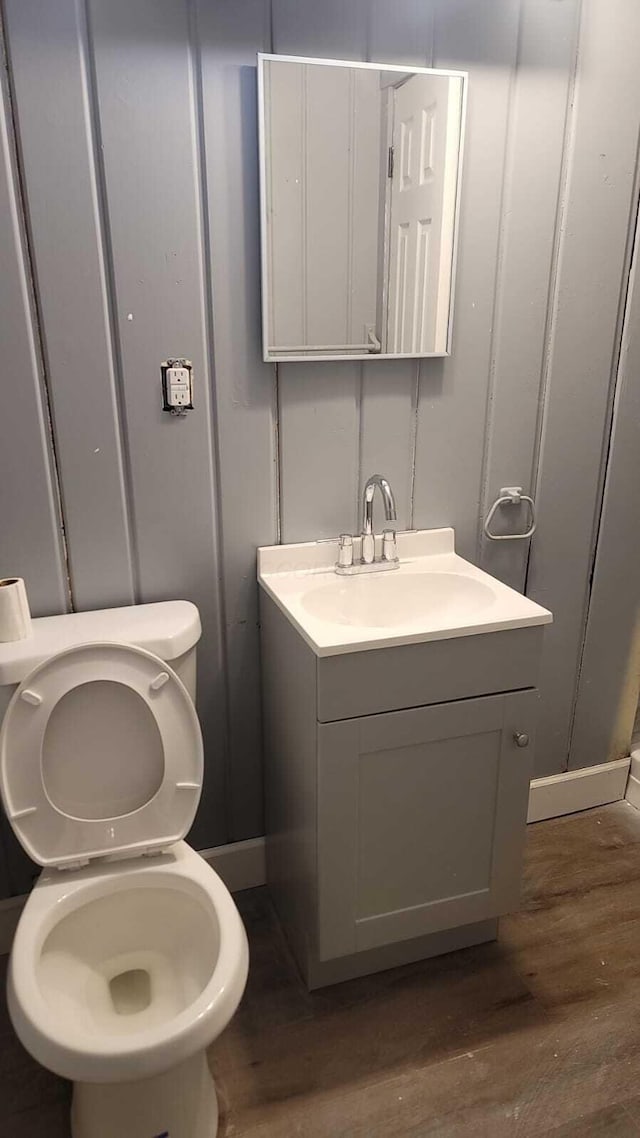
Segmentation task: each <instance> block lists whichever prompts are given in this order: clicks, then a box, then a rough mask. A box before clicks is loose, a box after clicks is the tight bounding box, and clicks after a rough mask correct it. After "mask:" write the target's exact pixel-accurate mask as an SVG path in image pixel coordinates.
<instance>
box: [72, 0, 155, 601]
mask: <svg viewBox="0 0 640 1138" xmlns="http://www.w3.org/2000/svg"><path fill="white" fill-rule="evenodd" d="M89 4H90V0H75V5H76V12H77V15H78V28H79V30H80V32H81V46H82V51H81V53H80V63H81V68H82V79H83V86H84V93H85V98H86V110H87V112H88V116H89V128H90V140H91V147H92V157H93V168H92V171H91V173H92V189H93V190H94V193H95V201H96V228H97V235H98V239H99V242H100V246H101V249H102V266H103V279H102V282H101V283H102V284H103V287H104V292H105V301H106V309H107V311H106V315H107V320H108V340H109V346H110V349H111V365H112V368H113V381H114V398H115V404H116V418H117V425H118V433H117V439H118V447H119V452H120V462H121V464H122V477H123V482H124V490H125V503H124V505H125V524H126V535H127V542H128V547H129V564H130V571H131V579H132V583H133V592H134V602H136V603H137V602H139V600H140V557H139V551H138V538H137V534H138V526H137V525H136V516H135V499H134V494H133V470H132V466H131V447H130V445H129V429H128V423H127V409H126V407H127V405H126V397H125V385H124V362H123V356H122V344H121V340H120V330H119V323H118V299H117V293H116V282H115V258H114V253H113V242H112V239H111V224H110V219H109V205H108V200H107V177H106V170H105V163H104V147H103V145H102V127H101V124H100V114H99V110H98V108H99V99H98V76H97V71H96V61H95V44H94V38H93V33H92V28H91V16H90V9H89Z"/></svg>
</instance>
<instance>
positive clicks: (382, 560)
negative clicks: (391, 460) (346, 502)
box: [336, 474, 400, 575]
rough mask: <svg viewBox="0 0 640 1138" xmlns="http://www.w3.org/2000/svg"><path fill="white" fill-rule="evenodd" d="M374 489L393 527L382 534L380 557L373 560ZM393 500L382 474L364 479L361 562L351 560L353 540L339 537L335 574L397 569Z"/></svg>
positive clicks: (386, 528) (387, 528) (345, 536)
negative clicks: (378, 492)
mask: <svg viewBox="0 0 640 1138" xmlns="http://www.w3.org/2000/svg"><path fill="white" fill-rule="evenodd" d="M376 489H378V490H379V491H380V493H381V495H382V501H383V503H384V516H385V518H386V520H387V521H388V522H392V523H393V524H392V525H390V526H388V527H385V529H384V532H383V535H382V555H381V556H380V557H378V558H376V555H375V551H376V544H375V543H376V539H375V534H374V532H373V499H374V496H375V492H376ZM395 522H396V500H395V498H394V496H393V490H392V489H391V486H390V485H389V482H388V481H387V479H386V478H384V477H383V476H382V475H381V474H372V475H371V478H368V479H367V482H366V485H365V488H364V492H363V495H362V533H361V534H360V546H361V549H360V553H361V556H360V559H359V560H354V557H353V537H352V536H351V534H350V533H343V534H341V535H340V545H339V551H338V560H337V562H336V573H341V574H345V575H346V574H352V573H372V572H376V571H377V572H381V571H382V570H385V569H397V568H399V565H400V561H399V559H398V553H397V548H396V526H395Z"/></svg>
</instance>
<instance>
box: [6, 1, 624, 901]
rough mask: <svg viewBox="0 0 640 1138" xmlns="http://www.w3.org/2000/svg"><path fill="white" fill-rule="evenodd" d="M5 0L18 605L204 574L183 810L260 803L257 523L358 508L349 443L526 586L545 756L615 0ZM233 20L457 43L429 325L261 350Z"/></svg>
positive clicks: (9, 471)
mask: <svg viewBox="0 0 640 1138" xmlns="http://www.w3.org/2000/svg"><path fill="white" fill-rule="evenodd" d="M3 15H4V24H5V36H6V41H7V52H8V61H9V76H10V93H11V100H10V103H9V102H7V106H5V107H4V108H3V112H2V117H1V119H0V126H1V128H2V130H3V132H4V134H3V145H2V154H1V157H2V159H3V162H4V164H5V166H6V171H3V172H2V177H1V178H0V194H1V195H2V197H3V201H0V252H1V253H2V264H3V267H4V272H3V281H2V290H3V294H2V295H3V303H2V307H1V309H0V328H2V330H3V344H4V351H5V352H6V351H7V348H9V349H10V351H11V354H12V360H13V371H14V373H15V374H19V377H20V382H19V385H18V387H17V388H16V393H15V398H12V399H10V400H8V401H7V400H5V399H4V398H3V414H2V417H1V418H0V432H1V440H0V441H1V442H2V449H1V450H0V463H1V464H2V474H3V477H2V478H0V487H2V490H4V491H5V497H4V498H3V502H2V563H1V564H0V572H17V573H22V574H24V575H25V576H26V577H27V580H28V583H29V589H30V593H31V596H32V599H33V601H34V609H35V610H36V611H37V612H39V613H44V612H55V611H61V610H63V609H64V608H65V607H66V606H67V604H68V603H71V604H72V605H73V606H74V607H76V608H85V609H86V608H91V607H98V606H103V605H104V606H110V605H114V604H120V603H129V602H131V601H132V600H143V601H145V600H156V599H158V598H161V597H172V596H186V597H189V598H191V599H192V600H194V601H195V602H196V603H197V604H198V605H199V607H200V609H201V612H202V616H203V625H204V636H203V641H202V647H201V652H200V689H199V710H200V714H201V716H202V719H203V724H204V729H205V735H206V747H207V782H206V791H205V796H204V799H203V804H202V808H201V811H200V815H199V821H198V824H197V832H196V833H194V835H193V838H194V841H195V842H196V843H197V844H198V845H199V846H205V845H206V846H209V845H214V844H217V843H221V842H225V841H232V840H236V839H240V838H244V837H249V836H251V835H254V834H256V833H259V832H260V831H261V828H262V805H261V803H262V786H261V725H260V687H259V658H258V627H257V605H256V587H255V548H256V546H257V545H260V544H265V543H271V542H275V541H277V540H283V541H295V540H302V539H310V538H314V537H324V536H329V535H334V534H336V533H337V532H339V531H341V530H343V529H355V528H356V527H357V525H358V501H359V495H360V490H361V487H362V484H363V480H364V479H365V478H366V476H367V475H368V474H370V473H371V472H373V471H374V470H375V469H377V470H381V471H382V472H383V473H386V474H387V475H388V476H389V477H390V479H391V482H392V484H393V486H394V489H395V491H396V494H397V497H398V501H399V513H400V520H401V523H402V524H403V525H406V526H411V525H416V526H433V525H453V526H455V528H456V531H457V536H458V548H459V550H460V551H461V552H462V553H463V554H465V555H467V556H470V557H472V558H474V559H480V560H481V561H482V563H483V564H484V565H485V566H486V567H487V568H488V569H489V570H490V571H493V572H495V573H496V574H497V575H498V576H501V577H503V578H504V579H505V580H508V581H510V582H511V583H513V584H514V585H516V587H519V588H524V587H528V590H529V592H530V593H531V595H533V596H535V597H536V599H540V600H542V601H543V602H544V603H546V604H548V605H549V606H550V607H551V608H553V609H554V611H555V613H556V624H555V625H554V628H553V632H552V633H551V635H550V637H549V642H548V650H547V657H546V662H545V674H544V676H545V678H544V685H543V686H544V688H545V693H546V701H545V705H544V713H543V724H542V732H541V735H542V740H543V742H542V745H541V747H540V751H539V762H540V773H548V772H550V771H558V770H562V769H564V768H565V767H566V765H567V760H568V751H569V737H570V726H571V721H572V715H573V703H574V698H575V689H576V679H577V670H578V663H579V658H580V651H581V646H582V639H583V636H584V623H585V616H586V604H587V596H588V583H589V574H590V569H591V562H592V555H593V548H592V547H593V541H594V522H595V519H596V518H597V516H598V512H599V505H600V496H601V459H602V455H603V453H604V449H605V447H606V439H607V430H608V413H609V407H610V401H611V393H612V385H613V378H614V369H613V364H614V363H615V357H616V344H617V337H618V327H619V323H620V321H619V305H620V298H621V296H622V295H623V293H624V288H625V281H626V275H627V271H628V264H627V262H628V233H629V224H630V218H631V214H632V209H633V200H634V192H635V191H634V175H635V162H636V142H637V132H638V108H639V107H640V73H638V69H637V66H636V60H637V58H638V52H639V51H640V10H636V6H635V5H632V4H629V3H628V0H584V3H583V5H582V6H581V5H580V3H579V0H492V2H491V3H486V2H484V0H349V2H347V0H323V3H321V4H320V3H317V0H233V2H231V0H86V2H85V0H4V8H3ZM578 42H579V44H580V51H579V52H578ZM260 50H273V51H276V52H282V53H292V54H308V55H318V56H325V57H326V56H328V57H337V58H352V59H371V60H380V61H388V62H396V63H407V64H411V63H415V64H433V65H435V66H447V65H451V66H453V67H456V68H463V69H466V70H468V71H469V73H470V86H469V119H468V128H467V146H466V153H465V168H464V177H463V194H462V207H461V222H460V224H461V228H460V244H459V265H458V276H457V286H456V309H455V325H454V342H453V355H452V356H451V358H449V359H446V360H424V361H421V362H418V363H416V361H399V362H393V361H391V362H384V361H383V362H371V363H365V364H359V363H337V364H335V365H334V364H331V363H324V364H323V363H313V364H295V363H290V364H285V365H281V366H280V367H279V369H278V370H276V368H275V367H273V366H269V365H266V364H264V363H263V362H262V359H261V346H260V341H259V336H260V319H259V219H258V195H257V173H258V165H257V122H256V105H255V99H256V90H255V88H256V75H255V54H256V52H257V51H260ZM7 90H8V89H7ZM7 90H5V89H4V88H3V98H4V96H5V95H6V94H7ZM5 101H6V100H5ZM14 128H15V135H16V140H17V147H18V154H19V159H18V157H17V155H16V153H14V149H13V145H14V144H13V142H12V138H13V130H14ZM20 192H21V193H22V202H23V209H24V220H23V215H22V209H21V208H20V206H19V205H18V202H19V198H20ZM25 234H28V252H27V243H26V236H25ZM32 274H33V285H34V294H33V296H32V295H31V291H30V290H31V282H32ZM168 355H186V356H188V357H190V358H191V359H192V360H193V362H194V369H195V383H196V410H195V411H194V412H193V413H191V414H190V415H189V416H188V417H187V418H186V419H178V420H174V419H171V418H170V417H169V416H167V415H165V414H163V413H162V411H161V410H160V403H159V365H160V362H161V361H162V360H163V359H165V358H166V357H167V356H168ZM3 382H4V383H7V382H8V376H7V375H6V374H5V376H4V378H3ZM49 414H50V416H51V424H49ZM5 436H6V437H5ZM54 448H55V451H54ZM54 453H55V462H56V463H57V473H58V477H59V494H60V501H61V516H62V517H63V519H64V533H65V536H66V546H65V542H64V541H63V539H62V530H61V522H60V509H59V503H58V489H57V486H56V479H55V478H54ZM539 460H540V462H539ZM510 483H520V484H522V485H523V486H524V487H525V488H526V489H530V488H531V487H532V486H534V487H536V488H537V494H538V503H539V515H540V520H539V530H538V533H537V534H536V537H535V539H534V541H533V543H532V547H531V549H529V548H528V543H516V542H514V543H503V544H502V545H499V546H496V547H494V546H491V545H489V544H488V543H486V542H485V540H484V539H483V538H481V515H482V514H483V512H485V511H486V510H487V508H488V506H489V505H490V503H491V502H492V500H493V498H494V496H495V495H496V493H497V491H498V489H499V488H500V486H502V485H504V484H510ZM7 484H10V485H11V486H12V488H13V490H14V492H12V493H11V494H6V486H7ZM2 490H0V493H2ZM509 520H511V519H509ZM522 520H523V519H522V518H517V517H514V518H513V519H512V521H513V524H514V525H516V524H517V523H518V522H519V521H522ZM65 554H66V556H67V557H68V575H69V588H70V602H69V601H68V598H67V564H66V561H65ZM587 761H590V762H592V761H595V760H594V759H593V758H591V757H589V758H588V760H587ZM572 763H577V764H578V765H579V763H580V756H579V755H578V756H573V755H572ZM14 887H16V884H15V882H14Z"/></svg>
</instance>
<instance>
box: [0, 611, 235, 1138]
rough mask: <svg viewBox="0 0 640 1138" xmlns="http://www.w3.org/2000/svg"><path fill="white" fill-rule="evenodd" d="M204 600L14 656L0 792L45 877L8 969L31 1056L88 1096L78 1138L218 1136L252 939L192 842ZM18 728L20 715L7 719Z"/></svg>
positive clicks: (42, 640) (1, 692) (1, 733)
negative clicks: (227, 1038)
mask: <svg viewBox="0 0 640 1138" xmlns="http://www.w3.org/2000/svg"><path fill="white" fill-rule="evenodd" d="M200 631H201V630H200V618H199V614H198V610H197V609H196V608H195V606H194V605H192V604H190V603H189V602H186V601H167V602H164V603H159V604H148V605H136V606H131V607H128V608H121V609H110V610H104V611H101V612H89V613H74V614H70V615H65V616H56V617H43V618H40V619H38V620H34V621H33V635H32V636H30V637H28V638H27V639H25V640H19V641H13V642H11V643H8V644H7V643H5V644H0V718H1V720H2V726H1V729H0V791H1V794H2V800H3V804H4V808H5V811H6V814H7V817H8V819H9V822H10V824H11V826H12V828H13V831H14V833H15V834H16V836H17V838H18V840H19V841H20V843H21V844H22V846H23V847H24V849H25V850H26V852H27V853H28V854H29V856H30V857H31V858H32V859H33V860H34V861H35V862H37V863H38V864H39V865H41V866H42V867H43V872H42V873H41V875H40V877H39V878H38V880H37V882H36V884H35V886H34V888H33V890H32V892H31V894H30V896H29V898H28V899H27V902H26V905H25V907H24V910H23V912H22V915H21V917H20V921H19V923H18V928H17V930H16V935H15V939H14V943H13V948H12V952H11V959H10V963H9V973H8V1002H9V1012H10V1015H11V1020H12V1022H13V1025H14V1027H15V1030H16V1032H17V1034H18V1036H19V1038H20V1040H21V1041H22V1043H23V1045H24V1046H25V1047H26V1049H27V1050H28V1051H29V1052H30V1053H31V1055H32V1056H33V1057H34V1058H35V1059H36V1060H37V1061H38V1062H39V1063H41V1064H42V1065H43V1066H44V1067H47V1068H49V1070H51V1071H54V1072H56V1074H58V1075H61V1076H63V1077H64V1078H66V1079H69V1080H71V1081H72V1083H73V1099H72V1110H71V1133H72V1135H73V1138H214V1135H215V1134H216V1132H217V1128H218V1109H217V1099H216V1092H215V1087H214V1083H213V1079H212V1077H211V1075H210V1073H209V1069H208V1066H207V1061H206V1049H207V1047H208V1046H209V1045H210V1044H211V1043H212V1041H213V1040H214V1039H215V1038H216V1037H217V1036H218V1035H219V1034H220V1032H221V1031H223V1030H224V1028H225V1027H226V1025H227V1024H228V1023H229V1020H230V1019H231V1017H232V1016H233V1015H234V1013H235V1011H236V1009H237V1007H238V1004H239V1002H240V999H241V997H242V994H243V991H244V987H245V983H246V979H247V970H248V948H247V939H246V935H245V931H244V927H243V925H242V921H241V919H240V916H239V913H238V911H237V909H236V907H235V904H234V902H233V899H232V897H231V895H230V893H229V892H228V890H227V888H226V886H225V885H224V884H223V882H222V881H221V880H220V878H219V877H218V875H217V874H216V873H215V871H214V870H213V869H211V867H210V866H209V865H208V864H207V862H205V861H204V859H203V858H201V857H200V855H199V854H197V853H196V852H195V851H194V850H192V849H191V848H190V847H189V845H187V843H186V842H185V841H184V836H185V834H186V833H187V832H188V830H189V828H190V826H191V824H192V822H193V819H194V816H195V812H196V808H197V806H198V802H199V800H200V793H201V786H202V774H203V751H202V736H201V732H200V726H199V723H198V717H197V715H196V711H195V706H194V697H195V653H196V644H197V641H198V639H199V637H200ZM3 712H4V714H3Z"/></svg>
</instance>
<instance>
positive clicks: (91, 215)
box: [6, 0, 135, 609]
mask: <svg viewBox="0 0 640 1138" xmlns="http://www.w3.org/2000/svg"><path fill="white" fill-rule="evenodd" d="M6 14H7V31H8V34H9V37H10V46H11V68H12V75H13V81H14V84H15V91H16V102H17V106H18V126H19V132H20V148H21V155H22V161H23V163H24V172H25V185H26V190H27V207H28V213H29V220H30V229H31V240H32V251H33V258H34V266H35V272H36V277H37V283H38V296H39V304H40V313H41V316H42V321H43V340H44V347H45V354H46V362H47V375H48V382H49V388H50V391H51V399H52V409H53V418H54V428H55V433H56V439H57V448H58V459H59V469H60V476H61V488H62V496H63V499H64V507H65V524H66V529H67V536H68V541H69V567H70V574H71V582H72V588H73V598H74V604H75V606H76V608H78V609H90V608H100V607H101V606H102V605H105V604H110V605H113V604H123V605H124V604H132V603H133V601H134V599H135V596H134V571H133V565H132V559H131V547H130V538H129V520H128V511H127V503H126V491H125V485H124V470H123V456H122V447H121V441H120V426H119V421H118V408H117V400H116V390H115V374H114V361H113V353H112V346H111V329H110V324H109V311H108V301H107V282H106V271H105V261H104V252H103V236H102V226H101V220H100V216H99V205H98V185H97V180H96V170H95V163H94V139H93V132H92V125H91V113H92V112H91V104H90V90H89V79H88V60H87V58H86V44H85V33H84V14H83V10H82V5H81V4H80V3H78V2H77V0H57V2H56V3H55V4H51V3H48V0H9V3H8V4H7V5H6ZM34 28H37V29H38V34H37V36H34V34H33V29H34ZM97 517H99V518H100V525H99V527H97V526H96V525H95V519H96V518H97Z"/></svg>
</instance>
